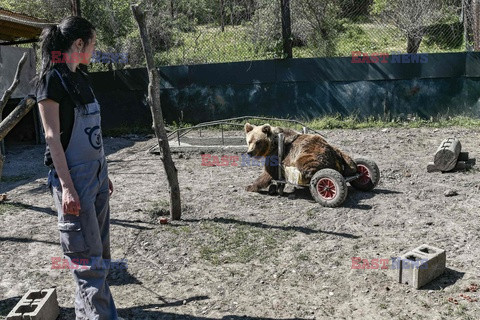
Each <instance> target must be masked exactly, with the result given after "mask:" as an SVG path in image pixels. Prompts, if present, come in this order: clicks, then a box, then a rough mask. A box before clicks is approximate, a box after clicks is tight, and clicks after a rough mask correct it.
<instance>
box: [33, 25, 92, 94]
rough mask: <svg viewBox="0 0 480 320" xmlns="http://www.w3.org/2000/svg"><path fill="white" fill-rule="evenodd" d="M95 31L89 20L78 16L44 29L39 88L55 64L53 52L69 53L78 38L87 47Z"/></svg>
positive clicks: (38, 80) (38, 79)
mask: <svg viewBox="0 0 480 320" xmlns="http://www.w3.org/2000/svg"><path fill="white" fill-rule="evenodd" d="M94 30H95V27H94V26H93V25H92V24H91V23H90V22H89V21H88V20H86V19H84V18H81V17H77V16H71V17H67V18H65V19H63V20H62V22H60V24H58V25H52V26H50V27H48V28H44V29H43V31H42V34H41V35H40V40H41V42H42V43H41V54H42V67H41V70H40V74H39V75H38V78H37V87H38V85H39V84H40V83H41V82H42V81H43V80H44V79H45V75H46V74H47V72H48V71H50V69H52V67H53V65H54V64H55V63H54V62H53V59H52V52H55V51H57V52H58V51H60V52H61V53H64V52H67V51H68V50H69V49H70V47H71V46H72V44H73V42H74V41H75V40H77V39H78V38H81V39H82V40H83V42H84V44H85V46H86V45H88V43H89V42H90V40H91V39H92V38H93V32H94Z"/></svg>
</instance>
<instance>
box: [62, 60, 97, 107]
mask: <svg viewBox="0 0 480 320" xmlns="http://www.w3.org/2000/svg"><path fill="white" fill-rule="evenodd" d="M53 70H55V72H56V73H57V75H58V76H59V77H60V81H61V82H62V86H63V87H64V88H65V90H66V91H67V93H68V95H69V96H70V98H72V100H73V103H74V104H75V107H77V108H79V107H81V106H82V104H81V103H80V102H79V101H78V100H77V98H76V97H75V95H74V94H73V93H72V91H71V90H70V88H69V86H68V85H67V83H66V82H65V80H64V79H63V77H62V74H61V73H60V72H59V71H58V70H57V69H55V68H53ZM88 87H89V88H90V91H91V92H92V95H93V99H95V94H94V93H93V90H92V88H91V87H90V86H88Z"/></svg>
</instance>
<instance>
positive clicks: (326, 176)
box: [269, 131, 380, 207]
mask: <svg viewBox="0 0 480 320" xmlns="http://www.w3.org/2000/svg"><path fill="white" fill-rule="evenodd" d="M304 132H305V131H304ZM283 156H284V135H283V133H280V134H279V135H278V158H279V159H278V160H279V161H278V176H279V177H278V180H272V181H273V182H274V184H271V185H270V187H269V193H270V194H274V193H278V194H279V195H283V190H284V188H285V185H286V184H290V185H293V186H295V187H301V188H305V187H309V188H310V193H311V194H312V197H313V198H314V199H315V201H316V202H318V203H319V204H321V205H322V206H324V207H338V206H341V205H342V203H343V202H344V201H345V199H346V198H347V193H348V187H347V182H348V183H349V184H350V185H351V186H352V187H354V188H355V189H357V190H360V191H370V190H372V189H373V188H375V187H376V186H377V184H378V182H379V180H380V170H379V169H378V166H377V164H376V163H375V162H373V161H372V160H369V159H363V158H357V159H353V161H355V163H356V164H357V174H355V175H353V176H346V177H344V176H343V175H342V174H341V173H340V172H338V171H337V170H334V169H320V170H319V171H317V172H316V173H315V174H314V175H313V177H312V178H311V179H310V180H308V179H305V178H304V177H303V176H302V174H301V173H300V171H299V170H298V169H297V168H296V167H294V166H285V167H284V166H283V165H282V161H283Z"/></svg>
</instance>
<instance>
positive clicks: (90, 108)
mask: <svg viewBox="0 0 480 320" xmlns="http://www.w3.org/2000/svg"><path fill="white" fill-rule="evenodd" d="M82 114H83V115H84V116H93V115H97V114H100V105H99V104H98V102H97V101H96V100H95V102H92V103H89V104H86V105H84V107H83V112H82Z"/></svg>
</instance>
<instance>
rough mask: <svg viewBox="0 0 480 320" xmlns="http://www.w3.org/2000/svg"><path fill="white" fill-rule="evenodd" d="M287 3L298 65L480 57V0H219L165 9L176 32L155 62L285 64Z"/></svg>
mask: <svg viewBox="0 0 480 320" xmlns="http://www.w3.org/2000/svg"><path fill="white" fill-rule="evenodd" d="M207 2H208V1H205V3H207ZM170 3H171V4H172V3H174V2H173V1H170ZM285 4H289V9H290V10H289V11H290V12H289V16H290V25H289V26H287V27H289V28H290V29H291V34H290V37H289V38H288V39H290V41H291V45H292V56H293V57H294V58H308V57H335V56H350V55H351V54H352V52H353V51H361V52H367V53H373V52H377V53H390V54H391V53H394V52H403V53H406V52H408V53H415V52H419V53H425V52H429V53H433V52H458V51H465V50H473V49H476V50H479V49H478V47H479V42H480V39H479V33H480V30H479V27H480V25H479V22H478V20H479V12H478V10H479V8H480V1H477V0H463V1H462V0H329V1H318V0H291V1H285V0H283V1H282V0H275V1H272V0H216V1H212V2H211V3H210V5H211V6H210V7H208V6H207V7H202V6H198V7H196V8H195V6H193V4H192V7H189V8H187V10H186V11H185V10H184V9H185V8H182V7H181V6H178V7H175V6H174V5H172V6H171V7H170V8H167V10H166V11H167V12H168V9H170V15H169V16H168V17H167V16H165V17H164V19H166V21H170V22H169V23H170V24H171V29H169V30H171V31H172V32H171V33H170V34H168V37H166V38H163V39H164V42H163V43H164V44H165V46H164V47H163V48H159V49H161V50H158V51H157V59H158V62H159V63H161V64H163V65H177V64H192V63H214V62H231V61H245V60H258V59H275V58H282V57H284V56H285V50H284V46H285V41H284V38H283V34H282V31H284V30H283V29H285V25H284V24H283V26H282V6H284V5H285ZM283 9H285V8H283ZM287 9H288V8H287ZM163 36H164V37H165V36H167V35H166V34H165V33H163ZM165 40H166V41H165Z"/></svg>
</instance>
